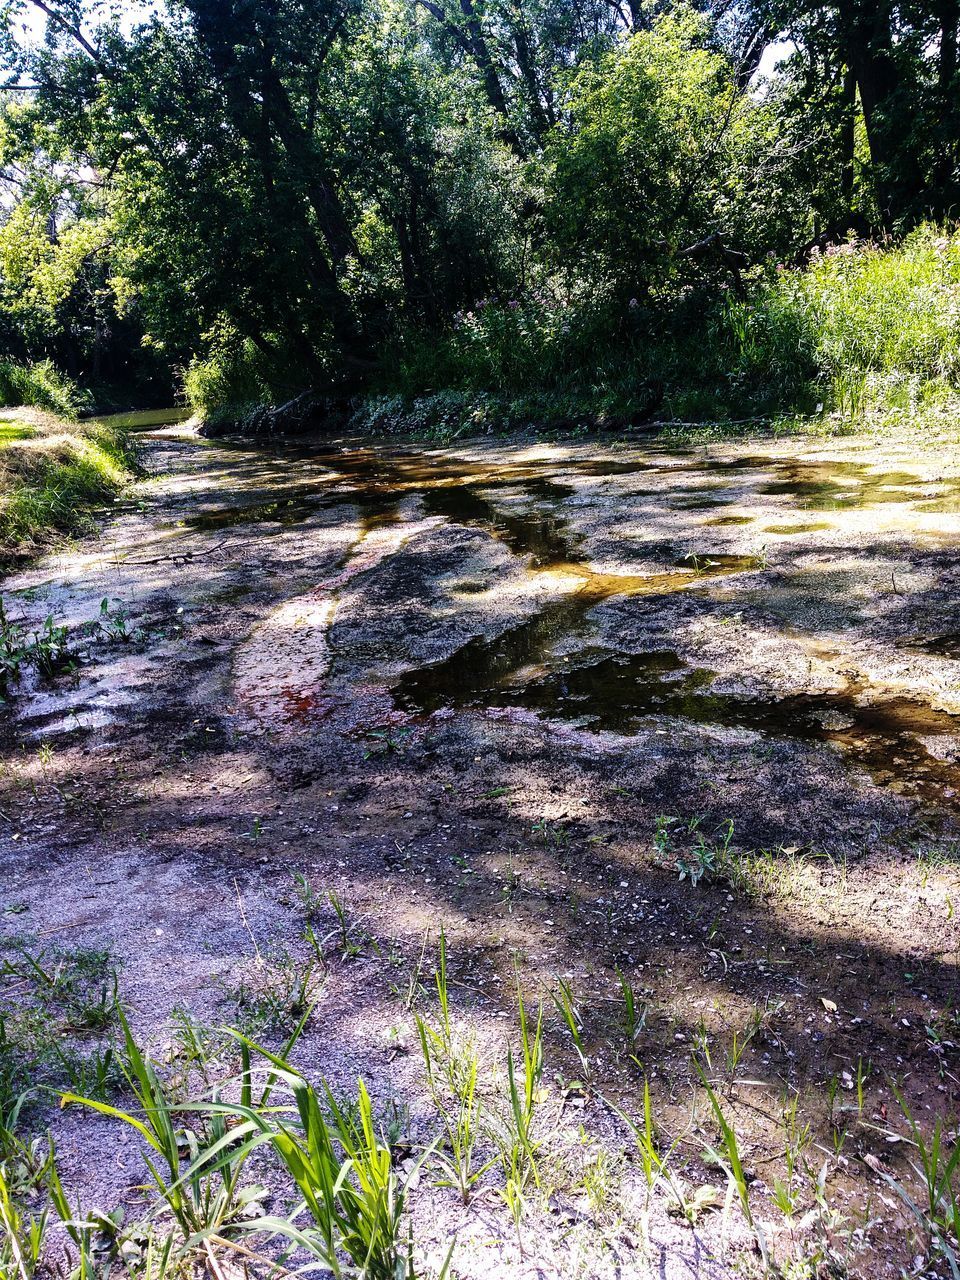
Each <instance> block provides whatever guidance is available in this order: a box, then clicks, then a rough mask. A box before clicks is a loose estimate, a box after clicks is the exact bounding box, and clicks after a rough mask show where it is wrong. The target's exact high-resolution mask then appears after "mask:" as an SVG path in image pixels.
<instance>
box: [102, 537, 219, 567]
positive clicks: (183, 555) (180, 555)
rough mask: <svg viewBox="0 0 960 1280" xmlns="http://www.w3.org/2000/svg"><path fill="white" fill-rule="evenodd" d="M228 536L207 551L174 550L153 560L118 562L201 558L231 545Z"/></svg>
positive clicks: (144, 562)
mask: <svg viewBox="0 0 960 1280" xmlns="http://www.w3.org/2000/svg"><path fill="white" fill-rule="evenodd" d="M229 545H230V544H229V542H228V540H227V539H226V538H224V540H223V541H222V542H218V543H217V544H216V546H213V547H207V549H206V551H179V552H173V553H172V554H171V555H169V556H155V557H154V558H153V559H152V560H117V562H116V563H117V564H134V565H139V564H163V563H165V562H166V561H167V560H199V559H200V558H201V556H212V555H213V553H214V552H215V551H219V550H220V548H221V547H226V546H229Z"/></svg>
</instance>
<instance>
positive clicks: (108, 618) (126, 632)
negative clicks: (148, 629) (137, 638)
mask: <svg viewBox="0 0 960 1280" xmlns="http://www.w3.org/2000/svg"><path fill="white" fill-rule="evenodd" d="M96 627H97V631H98V632H99V633H100V635H101V636H103V638H104V639H105V640H108V641H110V642H111V643H113V644H129V642H130V641H131V640H132V639H133V632H132V631H131V630H130V628H129V626H128V620H127V614H126V610H125V609H124V608H123V607H122V606H121V607H120V608H118V609H115V610H113V611H111V609H110V601H109V600H108V599H104V600H101V601H100V617H99V618H98V619H97V623H96Z"/></svg>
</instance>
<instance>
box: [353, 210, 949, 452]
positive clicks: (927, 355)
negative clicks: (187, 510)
mask: <svg viewBox="0 0 960 1280" xmlns="http://www.w3.org/2000/svg"><path fill="white" fill-rule="evenodd" d="M383 389H384V392H385V393H386V398H381V399H378V400H376V401H374V402H372V404H371V407H370V408H369V409H368V411H367V412H366V416H365V417H364V418H363V419H362V421H366V419H367V417H369V418H371V421H376V422H377V423H379V424H380V425H384V424H385V423H387V422H393V423H400V422H404V423H406V424H407V425H408V426H411V427H413V428H414V429H425V428H426V427H427V426H428V425H429V424H428V423H426V422H421V420H422V419H424V417H425V415H426V414H427V412H428V406H430V405H433V408H434V412H435V413H436V414H437V415H439V418H438V422H437V425H438V426H440V425H441V420H442V421H443V422H445V423H446V424H447V426H446V429H447V430H449V429H450V427H451V424H452V423H454V422H455V423H456V424H458V427H459V429H463V430H466V429H470V428H471V426H474V427H478V428H480V429H484V428H486V427H488V426H489V425H490V424H491V423H494V424H497V425H501V426H508V427H513V426H518V425H524V424H525V423H526V422H527V421H535V420H536V419H537V417H538V415H543V420H544V421H545V423H546V424H549V423H550V422H560V421H563V420H564V419H570V420H572V421H574V422H583V423H596V424H603V423H604V422H606V423H609V424H610V425H616V424H617V422H618V421H622V420H625V419H627V420H629V419H630V418H631V416H633V415H635V414H637V413H638V412H641V411H642V410H643V409H644V408H646V409H647V410H649V411H652V410H654V409H655V410H656V413H657V416H659V417H661V418H664V419H677V418H680V419H685V420H686V419H693V420H704V419H710V420H718V421H723V420H728V419H731V418H742V417H749V416H762V417H771V418H773V417H779V416H792V415H808V414H812V413H826V414H832V415H835V417H836V419H837V420H838V421H840V422H841V423H843V424H846V425H857V424H861V423H867V422H873V423H876V422H883V421H894V422H901V421H904V420H905V419H906V418H907V417H909V416H917V415H919V416H922V417H923V418H924V420H929V421H933V420H934V419H935V418H936V417H937V416H938V415H941V414H944V413H947V412H955V411H956V405H957V400H958V398H960V232H947V231H942V230H938V229H937V228H934V227H930V226H925V227H921V228H919V229H917V230H916V231H915V232H913V234H912V235H910V236H909V237H908V238H907V239H906V240H905V241H904V242H903V243H902V244H901V245H900V246H897V247H889V246H888V247H880V246H877V245H873V244H869V243H856V242H854V241H850V242H846V243H843V244H840V245H837V246H834V247H832V248H828V249H827V250H825V251H822V252H820V251H816V252H814V254H813V257H812V260H811V262H810V264H809V265H808V266H807V267H805V268H802V269H788V268H786V267H785V266H783V265H782V264H776V263H773V262H771V263H770V265H769V266H768V267H767V268H765V269H764V270H763V271H762V272H759V273H757V274H756V275H755V278H754V279H753V280H752V281H751V282H750V284H749V288H748V292H747V296H746V297H745V298H742V299H741V298H738V297H737V296H736V295H735V294H734V292H733V291H732V290H729V289H728V290H726V291H721V292H720V296H719V297H715V296H713V297H712V296H710V295H709V294H707V293H705V292H703V293H689V294H688V295H687V296H682V295H681V296H678V297H677V298H675V299H674V300H673V302H672V305H671V306H670V307H667V308H663V309H657V308H651V307H650V306H649V305H647V306H644V305H641V303H640V301H639V300H638V299H628V300H627V301H626V302H625V303H624V304H621V305H619V306H618V304H616V303H615V302H614V301H613V300H612V299H610V298H608V299H606V300H600V299H598V296H597V294H596V293H592V294H591V293H590V292H589V291H581V293H580V294H578V295H572V296H567V297H565V298H562V297H560V296H558V295H557V294H552V293H549V292H547V291H545V290H541V291H539V292H537V293H533V294H528V295H526V296H525V297H521V298H508V299H503V298H492V299H485V300H483V301H481V302H480V303H479V304H478V305H477V306H476V307H475V308H474V309H473V310H472V311H470V312H467V313H465V314H463V315H460V316H458V317H456V318H455V320H454V322H453V324H452V325H451V326H450V327H449V328H448V329H447V330H446V332H445V333H444V334H443V335H441V337H440V339H439V340H438V341H437V340H431V341H426V340H423V339H421V338H411V339H409V340H408V342H407V344H406V345H405V346H402V347H398V348H397V349H396V350H395V352H394V353H393V362H392V364H391V365H390V367H389V370H388V372H387V374H386V375H385V386H384V388H383ZM658 389H659V392H660V394H659V396H658V395H657V394H656V392H657V390H658ZM390 392H393V393H394V395H393V398H391V397H390V394H389V393H390ZM398 397H399V398H398ZM414 405H415V406H416V407H415V408H414V407H413V406H414ZM401 406H405V407H401Z"/></svg>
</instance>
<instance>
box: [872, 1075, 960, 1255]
mask: <svg viewBox="0 0 960 1280" xmlns="http://www.w3.org/2000/svg"><path fill="white" fill-rule="evenodd" d="M894 1094H895V1096H896V1099H897V1102H898V1103H899V1105H900V1110H901V1111H902V1112H903V1114H904V1117H905V1118H906V1121H907V1124H908V1125H909V1127H910V1136H911V1139H912V1141H913V1145H914V1147H915V1148H916V1151H917V1156H918V1158H917V1160H915V1161H911V1162H910V1167H911V1169H912V1170H913V1172H914V1174H915V1176H916V1178H917V1181H918V1183H919V1186H920V1192H921V1194H920V1195H919V1196H917V1197H914V1196H912V1195H911V1194H910V1192H909V1191H908V1190H907V1188H906V1187H905V1186H904V1184H903V1183H902V1182H900V1181H899V1180H898V1179H896V1178H894V1177H893V1175H892V1174H889V1173H883V1175H882V1176H883V1178H884V1180H885V1181H886V1182H887V1183H888V1184H889V1185H890V1186H891V1187H892V1188H893V1190H894V1191H895V1192H896V1193H897V1195H898V1196H899V1197H900V1199H901V1200H902V1201H903V1203H904V1204H905V1205H906V1207H907V1209H908V1210H909V1211H910V1213H911V1214H912V1215H913V1217H914V1218H915V1219H916V1221H917V1224H918V1226H919V1228H920V1231H921V1233H922V1236H923V1238H924V1241H925V1243H926V1247H927V1251H928V1253H929V1254H930V1255H939V1256H940V1257H942V1258H943V1259H945V1261H946V1262H947V1263H948V1264H949V1266H950V1270H951V1272H952V1274H953V1275H954V1276H955V1277H956V1276H957V1275H958V1274H960V1260H958V1256H957V1248H958V1245H957V1242H958V1240H960V1143H958V1142H957V1141H956V1140H955V1139H954V1140H953V1141H952V1143H951V1141H950V1139H948V1137H947V1135H946V1133H945V1132H944V1128H943V1122H942V1120H941V1119H940V1117H939V1116H937V1118H936V1120H935V1121H934V1127H933V1134H932V1135H931V1136H930V1138H929V1139H928V1138H926V1137H924V1134H923V1131H922V1130H921V1128H920V1126H919V1125H918V1124H917V1122H916V1120H915V1119H914V1118H913V1115H912V1114H911V1112H910V1109H909V1108H908V1106H907V1104H906V1101H905V1100H904V1098H903V1097H902V1095H901V1094H900V1093H899V1092H898V1091H897V1090H896V1089H895V1090H894Z"/></svg>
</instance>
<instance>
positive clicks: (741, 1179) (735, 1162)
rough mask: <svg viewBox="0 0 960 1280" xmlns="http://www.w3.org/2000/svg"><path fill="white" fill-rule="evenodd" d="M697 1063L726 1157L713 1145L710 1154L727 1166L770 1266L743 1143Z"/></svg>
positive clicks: (721, 1165) (732, 1184)
mask: <svg viewBox="0 0 960 1280" xmlns="http://www.w3.org/2000/svg"><path fill="white" fill-rule="evenodd" d="M694 1066H695V1067H696V1069H697V1072H698V1074H699V1076H700V1079H701V1080H702V1081H703V1087H704V1089H706V1091H707V1097H708V1098H709V1099H710V1105H711V1107H712V1108H713V1114H714V1116H715V1117H716V1121H717V1125H718V1126H719V1129H720V1136H721V1140H722V1143H723V1149H724V1154H725V1156H726V1159H724V1158H723V1156H721V1155H720V1154H719V1153H718V1152H716V1151H715V1150H713V1149H712V1148H708V1151H707V1154H708V1155H709V1156H710V1158H711V1159H712V1160H713V1161H714V1162H715V1163H716V1164H718V1165H719V1166H720V1168H721V1169H723V1171H724V1172H725V1173H726V1175H727V1178H728V1179H729V1181H730V1184H731V1186H733V1187H734V1188H735V1190H736V1193H737V1197H738V1198H739V1201H740V1207H741V1209H742V1210H743V1216H744V1218H745V1219H746V1222H747V1226H749V1228H750V1230H751V1231H752V1232H753V1236H754V1239H755V1240H756V1242H757V1248H758V1249H759V1250H760V1255H761V1257H762V1258H763V1261H764V1265H765V1266H766V1267H767V1268H769V1266H770V1255H769V1251H768V1249H767V1241H766V1236H765V1235H764V1233H763V1230H762V1228H761V1226H760V1224H759V1222H758V1221H757V1220H756V1218H755V1217H754V1213H753V1209H752V1207H751V1205H750V1190H749V1183H748V1182H747V1176H746V1174H745V1172H744V1169H743V1161H742V1160H741V1158H740V1146H739V1143H738V1142H737V1134H736V1131H735V1129H734V1128H733V1126H732V1125H731V1124H730V1122H729V1121H728V1120H727V1118H726V1116H725V1115H724V1113H723V1108H722V1107H721V1106H720V1100H719V1098H718V1097H717V1095H716V1093H714V1091H713V1089H712V1088H711V1087H710V1082H709V1080H708V1079H707V1077H706V1073H705V1072H704V1070H703V1067H702V1066H701V1065H700V1063H699V1062H697V1060H696V1059H694Z"/></svg>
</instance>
